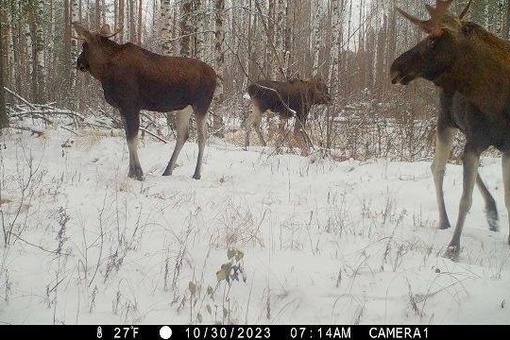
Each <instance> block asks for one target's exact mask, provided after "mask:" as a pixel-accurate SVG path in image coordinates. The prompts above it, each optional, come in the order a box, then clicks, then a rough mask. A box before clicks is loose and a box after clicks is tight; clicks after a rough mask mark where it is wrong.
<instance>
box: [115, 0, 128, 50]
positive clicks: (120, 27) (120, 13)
mask: <svg viewBox="0 0 510 340" xmlns="http://www.w3.org/2000/svg"><path fill="white" fill-rule="evenodd" d="M117 2H118V8H116V13H117V21H116V23H115V30H116V31H119V34H118V35H117V39H118V41H119V43H123V42H124V23H125V15H124V13H125V11H126V7H125V2H124V0H117Z"/></svg>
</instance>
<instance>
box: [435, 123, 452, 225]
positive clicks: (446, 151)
mask: <svg viewBox="0 0 510 340" xmlns="http://www.w3.org/2000/svg"><path fill="white" fill-rule="evenodd" d="M454 134H455V129H453V128H448V127H446V128H445V127H441V126H440V124H438V126H437V132H436V152H435V154H434V161H433V162H432V166H431V169H432V176H433V177H434V186H435V188H436V201H437V208H438V210H439V229H447V228H450V221H449V219H448V214H447V212H446V207H445V203H444V193H443V179H444V173H445V170H446V162H447V161H448V158H449V157H450V151H451V149H452V143H453V136H454Z"/></svg>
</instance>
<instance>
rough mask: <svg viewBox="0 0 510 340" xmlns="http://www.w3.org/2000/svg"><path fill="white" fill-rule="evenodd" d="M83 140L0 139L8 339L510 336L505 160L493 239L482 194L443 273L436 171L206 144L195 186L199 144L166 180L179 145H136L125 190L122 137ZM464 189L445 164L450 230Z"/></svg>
mask: <svg viewBox="0 0 510 340" xmlns="http://www.w3.org/2000/svg"><path fill="white" fill-rule="evenodd" d="M80 134H81V135H75V134H72V133H71V132H69V131H66V130H62V129H57V130H46V132H45V134H44V135H43V136H41V137H36V136H31V135H29V133H27V132H23V133H20V132H19V131H17V130H16V131H14V130H7V131H6V133H5V134H4V136H3V137H0V149H1V150H0V225H2V227H3V229H2V230H1V231H0V233H1V235H0V236H1V238H2V239H1V242H0V246H1V247H0V251H1V254H2V257H1V260H0V323H2V324H52V323H55V324H97V323H102V324H106V323H111V324H118V323H136V324H165V323H169V322H171V323H179V324H181V323H184V324H186V323H194V324H198V323H208V324H210V323H224V324H226V323H235V324H245V323H248V324H333V323H335V324H356V323H359V324H473V323H474V324H510V306H508V302H510V247H509V245H508V243H507V237H508V225H507V212H506V210H505V208H504V203H503V188H502V180H501V165H500V160H499V159H498V158H484V159H483V161H482V163H483V167H481V169H480V173H481V175H482V176H483V178H484V179H485V180H486V183H487V185H488V186H489V188H490V190H491V192H492V193H493V194H494V196H495V198H496V201H497V203H498V208H499V212H500V225H501V231H500V232H497V233H494V232H491V231H489V229H488V226H487V223H486V222H485V216H484V207H483V202H482V199H481V195H480V194H479V193H478V192H475V194H474V197H473V207H472V209H471V212H470V214H469V216H468V218H467V222H466V226H465V228H464V233H463V235H462V239H461V243H462V252H461V254H460V258H459V260H458V261H457V262H453V261H451V260H449V259H446V258H444V257H443V256H442V255H443V253H444V251H445V249H446V245H447V244H448V242H449V240H450V237H451V235H452V232H453V230H451V229H450V230H438V229H437V227H436V217H437V212H436V203H435V196H434V187H433V181H432V178H431V173H430V170H429V168H430V162H416V163H403V162H390V161H387V160H384V159H380V160H373V161H370V162H363V163H360V162H358V161H354V160H351V161H345V162H335V161H332V160H327V159H321V158H317V157H313V156H310V157H301V156H297V155H289V154H284V155H279V154H274V153H272V149H271V148H266V149H264V148H261V147H252V148H251V149H250V151H243V150H242V149H241V147H237V146H234V145H232V144H228V143H226V142H225V141H223V140H220V139H215V138H210V139H209V140H208V145H207V147H206V154H205V164H204V167H203V171H202V179H201V180H200V181H196V180H193V179H191V175H192V173H193V170H194V166H195V162H196V154H197V146H196V143H195V142H194V141H191V142H188V143H186V145H185V147H184V149H183V151H182V153H181V155H180V157H179V160H178V165H179V166H178V168H177V169H176V170H175V171H174V175H173V176H170V177H162V176H161V173H162V171H163V170H164V168H165V166H166V164H167V162H168V160H169V158H170V154H171V152H172V150H173V141H172V143H170V144H163V143H161V142H158V141H155V140H154V139H151V138H150V137H148V136H147V137H146V138H145V139H144V140H143V141H141V143H140V159H141V163H142V167H143V169H144V171H145V174H146V179H145V181H143V182H139V181H136V180H132V179H128V178H127V176H126V174H127V165H128V159H127V146H126V142H125V140H124V138H123V137H122V132H121V131H115V133H113V134H112V135H109V134H104V133H103V134H102V133H99V132H93V131H92V132H90V133H86V132H80ZM461 187H462V169H461V167H460V166H458V165H449V168H448V170H447V175H446V179H445V194H446V200H447V208H448V210H449V214H450V218H451V219H452V221H451V222H452V224H453V223H454V222H455V219H456V216H457V206H458V200H459V197H460V191H461ZM6 242H7V243H8V244H7V245H6ZM234 276H236V277H234ZM236 278H237V279H236Z"/></svg>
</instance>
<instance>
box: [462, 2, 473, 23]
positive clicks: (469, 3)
mask: <svg viewBox="0 0 510 340" xmlns="http://www.w3.org/2000/svg"><path fill="white" fill-rule="evenodd" d="M471 2H472V0H469V2H468V4H467V5H466V7H465V8H464V10H463V11H462V13H460V15H459V19H460V20H462V19H463V18H464V16H465V15H466V14H467V11H468V10H469V6H471Z"/></svg>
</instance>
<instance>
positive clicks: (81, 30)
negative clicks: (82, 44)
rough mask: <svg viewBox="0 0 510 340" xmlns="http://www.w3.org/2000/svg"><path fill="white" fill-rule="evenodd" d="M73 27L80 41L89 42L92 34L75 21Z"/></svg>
mask: <svg viewBox="0 0 510 340" xmlns="http://www.w3.org/2000/svg"><path fill="white" fill-rule="evenodd" d="M73 27H74V30H75V31H76V33H78V36H79V37H80V38H82V39H85V41H87V42H88V41H90V40H91V39H92V33H90V31H89V30H88V29H86V28H85V27H83V26H82V25H80V23H79V22H77V21H75V22H73Z"/></svg>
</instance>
